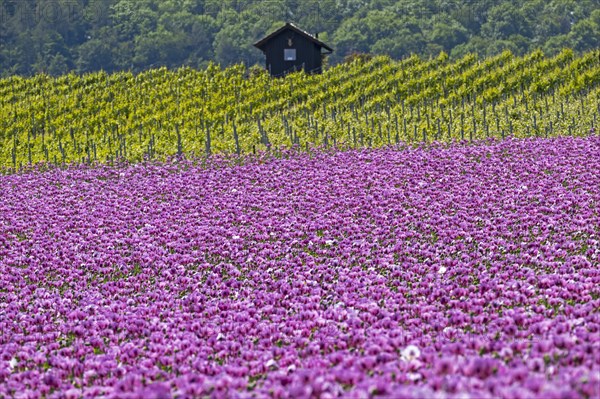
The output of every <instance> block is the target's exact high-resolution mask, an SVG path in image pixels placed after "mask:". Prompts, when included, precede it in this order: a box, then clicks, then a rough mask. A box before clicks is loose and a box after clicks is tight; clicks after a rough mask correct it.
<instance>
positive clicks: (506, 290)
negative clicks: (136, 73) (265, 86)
mask: <svg viewBox="0 0 600 399" xmlns="http://www.w3.org/2000/svg"><path fill="white" fill-rule="evenodd" d="M599 258H600V137H598V136H593V135H591V136H589V137H583V138H577V137H556V138H549V139H542V138H528V139H506V140H502V141H498V140H487V141H480V142H476V143H473V144H466V143H454V144H431V145H427V146H421V147H406V148H391V147H386V148H379V149H361V150H348V151H343V152H334V151H327V150H322V151H309V152H304V151H302V152H300V151H292V150H289V151H286V152H284V153H283V154H282V155H281V156H280V157H273V156H270V155H268V154H265V155H262V156H257V157H253V158H249V159H248V160H247V161H246V162H244V163H242V164H240V165H233V164H232V163H231V162H229V161H228V160H227V159H225V158H218V157H213V160H212V161H210V162H209V163H208V164H200V162H197V161H193V160H183V159H173V160H171V161H169V162H164V163H158V162H150V161H148V162H145V163H138V164H117V165H113V166H109V165H96V166H88V165H84V164H81V165H72V166H68V167H66V168H55V167H48V168H41V167H35V168H32V170H30V171H27V172H21V173H18V174H12V175H6V176H0V397H7V398H11V397H15V398H73V399H75V398H130V399H134V398H144V399H147V398H156V399H158V398H196V397H210V398H213V397H214V398H221V397H233V398H254V397H256V398H263V397H264V398H309V397H314V398H317V397H318V398H336V397H350V398H363V397H365V398H368V397H383V398H473V399H475V398H477V399H483V398H506V399H510V398H514V399H518V398H535V397H544V398H549V399H552V398H556V399H562V398H586V399H593V398H598V397H599V396H600V288H599V287H600V268H599V267H598V266H599V263H600V261H599Z"/></svg>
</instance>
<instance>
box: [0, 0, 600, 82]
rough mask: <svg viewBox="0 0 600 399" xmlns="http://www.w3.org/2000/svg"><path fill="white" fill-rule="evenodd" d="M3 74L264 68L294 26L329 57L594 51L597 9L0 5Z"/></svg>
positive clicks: (73, 0)
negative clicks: (270, 38) (268, 39)
mask: <svg viewBox="0 0 600 399" xmlns="http://www.w3.org/2000/svg"><path fill="white" fill-rule="evenodd" d="M0 21H1V22H0V76H12V75H22V76H31V75H35V74H39V73H45V74H48V75H54V76H57V75H61V74H65V73H68V72H76V73H87V72H94V71H100V70H103V71H106V72H117V71H131V72H141V71H144V70H148V69H150V68H157V67H163V66H164V67H167V68H177V67H181V66H187V67H192V68H199V69H203V68H206V67H207V66H208V65H209V64H210V63H211V62H214V63H217V64H220V65H221V66H222V67H226V66H230V65H233V64H239V63H243V64H244V65H246V66H252V65H255V64H262V62H263V61H262V60H263V56H262V54H261V52H260V51H259V50H257V49H255V48H254V47H253V46H252V43H254V42H255V41H256V40H258V39H260V38H261V37H263V36H264V35H265V34H268V33H269V32H271V31H272V30H274V29H276V28H278V27H279V26H281V24H283V23H284V22H287V21H289V22H294V23H296V24H297V25H298V26H300V27H301V28H303V29H305V30H307V31H308V32H311V33H319V38H320V40H323V41H324V42H326V43H328V44H329V45H331V46H332V47H333V48H334V49H335V52H334V53H333V54H332V56H330V57H329V58H328V61H327V62H328V63H329V64H330V65H335V64H338V63H340V62H342V61H343V60H344V59H346V58H347V57H348V56H349V55H351V54H355V53H370V54H375V55H388V56H390V57H392V58H393V59H404V58H406V57H409V56H410V55H413V54H416V55H419V56H422V57H436V56H437V55H438V54H440V53H441V52H445V53H447V54H448V55H449V56H450V58H451V59H459V58H461V57H463V56H465V55H466V54H468V53H474V54H477V55H478V56H481V57H487V56H494V55H497V54H500V53H501V52H503V51H505V50H509V51H510V52H511V53H512V54H515V55H524V54H526V53H529V52H531V51H534V50H537V49H541V50H542V51H543V52H544V53H545V54H547V55H553V54H557V53H559V52H560V51H561V50H562V49H563V48H565V47H568V48H572V49H573V50H574V51H576V52H585V51H587V50H591V49H595V48H598V47H600V3H599V2H598V0H577V1H576V0H551V1H546V0H527V1H525V0H510V1H492V0H478V1H447V0H426V1H417V0H375V1H367V0H319V1H316V0H302V1H299V0H263V1H251V0H248V1H243V0H240V1H235V0H219V1H217V0H0Z"/></svg>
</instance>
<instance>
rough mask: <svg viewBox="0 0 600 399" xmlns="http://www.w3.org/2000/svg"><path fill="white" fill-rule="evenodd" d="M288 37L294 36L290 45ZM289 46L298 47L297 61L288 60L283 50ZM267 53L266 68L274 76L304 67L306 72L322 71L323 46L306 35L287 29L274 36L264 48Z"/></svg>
mask: <svg viewBox="0 0 600 399" xmlns="http://www.w3.org/2000/svg"><path fill="white" fill-rule="evenodd" d="M288 38H292V41H293V45H292V46H291V47H290V46H288ZM287 48H295V49H296V61H286V60H285V59H284V57H283V53H284V52H283V50H284V49H287ZM264 51H265V55H266V68H267V70H269V71H270V72H271V75H273V76H281V75H283V74H285V73H288V72H291V71H293V70H294V68H295V69H296V70H299V69H301V68H303V67H304V70H305V71H306V72H321V66H322V63H321V62H322V61H321V47H320V46H318V45H317V44H316V43H314V42H313V41H311V40H309V39H307V38H306V37H304V36H302V35H300V34H298V33H297V32H294V31H293V30H285V31H283V32H281V33H280V34H279V35H277V36H276V37H273V38H272V39H271V40H270V41H269V42H268V43H267V44H266V46H265V48H264Z"/></svg>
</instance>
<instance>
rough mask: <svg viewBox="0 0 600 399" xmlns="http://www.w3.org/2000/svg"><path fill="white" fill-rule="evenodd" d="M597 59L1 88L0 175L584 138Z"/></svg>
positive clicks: (177, 74) (444, 60) (207, 73)
mask: <svg viewBox="0 0 600 399" xmlns="http://www.w3.org/2000/svg"><path fill="white" fill-rule="evenodd" d="M599 97H600V52H599V51H594V52H588V53H585V54H583V55H576V54H575V53H574V52H573V51H571V50H564V51H563V52H561V53H559V54H558V55H556V56H554V57H546V56H545V55H544V54H543V53H542V52H541V51H537V52H533V53H531V54H528V55H526V56H523V57H517V56H514V55H512V54H511V53H510V52H504V53H502V54H500V55H498V56H495V57H493V58H487V59H478V58H477V56H475V55H468V56H465V57H464V58H462V59H459V60H456V61H451V60H449V59H448V57H447V55H445V54H443V53H442V54H441V55H440V56H439V57H437V58H432V59H427V60H425V59H421V58H419V57H417V56H412V57H409V58H406V59H404V60H401V61H393V60H391V59H389V58H385V57H375V58H373V59H364V58H362V59H361V58H359V59H357V60H355V61H353V62H349V63H346V64H342V65H339V66H336V67H333V68H330V69H329V70H327V71H326V72H325V73H324V74H323V75H320V76H309V75H305V74H303V73H296V74H292V75H289V76H287V77H286V78H284V79H272V78H270V77H269V76H268V74H267V73H260V72H256V71H254V70H247V69H246V68H245V67H244V66H242V65H238V66H235V67H231V68H227V69H221V68H219V67H218V66H215V65H211V66H210V67H209V68H207V69H206V70H203V71H198V70H194V69H190V68H182V69H178V70H167V69H165V68H162V69H154V70H150V71H147V72H144V73H141V74H132V73H127V72H123V73H115V74H107V73H104V72H100V73H92V74H87V75H75V74H70V75H64V76H61V77H57V78H55V77H50V76H46V75H37V76H35V77H33V78H23V77H11V78H7V79H3V80H0V115H1V119H0V169H3V170H8V171H15V170H20V169H21V168H23V167H25V166H26V165H29V164H37V163H40V162H46V163H53V164H63V163H94V162H108V163H110V162H113V161H115V160H118V159H127V160H130V161H141V160H143V159H145V158H155V159H165V158H167V157H169V156H172V155H182V154H185V155H187V156H190V155H191V156H203V155H210V154H216V153H229V154H251V153H255V152H257V151H265V150H269V151H278V150H279V149H280V148H282V147H291V146H294V145H296V146H298V147H300V148H302V149H304V148H309V147H316V146H324V147H342V148H358V147H381V146H386V145H394V144H398V143H418V142H432V141H456V140H478V139H483V138H487V137H497V138H504V137H551V136H561V135H570V136H582V135H587V134H589V133H590V131H591V132H594V131H595V128H596V126H597V117H598V114H599V112H600V99H599Z"/></svg>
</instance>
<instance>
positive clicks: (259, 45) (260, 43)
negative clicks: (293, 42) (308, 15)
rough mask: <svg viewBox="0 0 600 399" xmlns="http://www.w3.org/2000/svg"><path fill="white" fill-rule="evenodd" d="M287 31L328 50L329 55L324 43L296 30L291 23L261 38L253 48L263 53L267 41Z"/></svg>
mask: <svg viewBox="0 0 600 399" xmlns="http://www.w3.org/2000/svg"><path fill="white" fill-rule="evenodd" d="M288 29H289V30H292V31H294V32H297V33H298V34H300V35H302V36H304V37H305V38H307V39H308V40H310V41H311V42H313V43H315V44H316V45H318V46H320V47H322V48H324V49H326V50H328V51H329V52H330V53H331V52H332V51H333V49H332V48H331V47H329V46H328V45H326V44H325V43H323V42H322V41H320V40H319V39H317V38H316V37H314V36H313V35H311V34H310V33H308V32H306V31H305V30H302V29H300V28H298V27H297V26H296V25H294V24H292V23H291V22H288V23H286V24H285V25H283V26H282V27H281V28H279V29H277V30H276V31H274V32H273V33H271V34H269V35H267V36H265V37H263V38H262V39H260V40H259V41H257V42H256V43H254V47H256V48H258V49H260V50H262V51H264V47H265V45H266V44H267V43H268V42H269V40H271V39H272V38H273V37H275V36H277V35H279V34H280V33H281V32H283V31H285V30H288Z"/></svg>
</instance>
